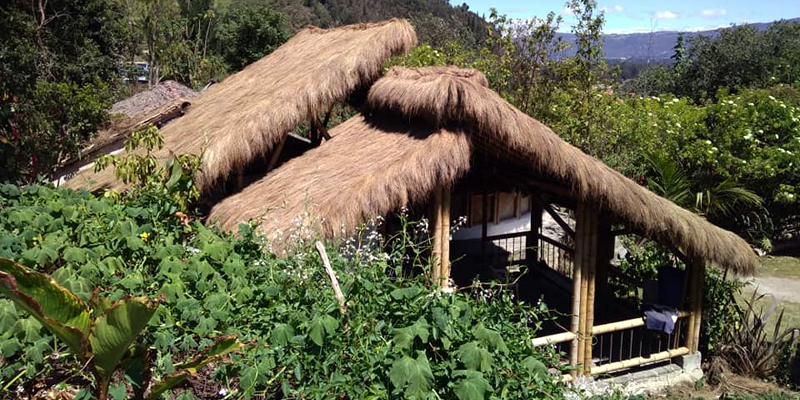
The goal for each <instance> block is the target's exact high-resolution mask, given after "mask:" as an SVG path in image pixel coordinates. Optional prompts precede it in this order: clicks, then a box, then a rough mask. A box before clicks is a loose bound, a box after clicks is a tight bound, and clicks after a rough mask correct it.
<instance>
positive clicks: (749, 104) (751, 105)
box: [747, 103, 755, 107]
mask: <svg viewBox="0 0 800 400" xmlns="http://www.w3.org/2000/svg"><path fill="white" fill-rule="evenodd" d="M747 105H748V106H750V107H755V104H753V103H747Z"/></svg>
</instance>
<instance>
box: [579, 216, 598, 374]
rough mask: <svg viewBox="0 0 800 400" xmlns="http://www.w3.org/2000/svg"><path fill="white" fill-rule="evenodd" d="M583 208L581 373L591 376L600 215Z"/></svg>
mask: <svg viewBox="0 0 800 400" xmlns="http://www.w3.org/2000/svg"><path fill="white" fill-rule="evenodd" d="M585 207H587V208H588V209H587V210H586V213H585V218H586V219H587V221H586V225H585V226H586V227H587V228H588V229H587V236H588V240H587V243H586V245H587V246H589V249H588V251H587V256H588V259H587V260H586V261H587V262H586V267H585V268H586V277H585V278H584V281H585V282H586V313H585V315H586V316H585V317H584V318H585V320H586V328H585V330H584V332H585V333H584V335H585V336H584V339H585V343H584V349H583V372H584V374H586V375H590V374H591V368H592V344H593V343H592V342H593V340H592V338H593V335H592V332H593V327H594V303H595V301H594V295H595V276H596V273H597V271H596V268H597V261H598V260H597V259H598V255H597V250H598V234H599V229H600V226H599V224H598V222H599V218H600V214H599V212H598V211H599V210H597V209H596V208H595V207H594V206H593V205H592V204H587V205H586V206H585Z"/></svg>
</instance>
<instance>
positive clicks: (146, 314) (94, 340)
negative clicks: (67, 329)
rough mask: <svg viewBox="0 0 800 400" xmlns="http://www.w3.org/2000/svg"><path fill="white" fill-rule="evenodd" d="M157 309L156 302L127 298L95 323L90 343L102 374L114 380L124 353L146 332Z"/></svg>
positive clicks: (116, 303) (114, 305)
mask: <svg viewBox="0 0 800 400" xmlns="http://www.w3.org/2000/svg"><path fill="white" fill-rule="evenodd" d="M156 308H158V301H156V300H151V299H148V298H146V297H125V298H122V299H120V300H119V301H117V302H115V303H114V304H112V305H111V306H110V307H108V309H106V310H105V312H104V313H102V314H100V316H99V317H97V318H96V319H95V320H94V324H93V325H92V331H91V333H90V334H89V342H90V344H91V346H92V347H91V349H92V355H93V356H94V365H95V368H96V369H97V372H98V373H100V374H101V375H102V376H104V377H106V378H109V377H111V374H113V373H114V370H115V369H116V368H117V366H118V365H119V362H120V359H121V358H122V356H123V354H125V352H126V351H127V350H128V348H129V347H130V346H131V345H132V344H133V342H134V341H135V340H136V338H137V337H139V334H141V333H142V330H144V328H145V327H146V326H147V322H148V321H150V318H151V317H152V316H153V314H155V312H156Z"/></svg>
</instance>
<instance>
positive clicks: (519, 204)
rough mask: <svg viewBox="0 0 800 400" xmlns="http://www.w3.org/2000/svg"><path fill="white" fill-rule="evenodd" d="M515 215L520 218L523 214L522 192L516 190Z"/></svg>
mask: <svg viewBox="0 0 800 400" xmlns="http://www.w3.org/2000/svg"><path fill="white" fill-rule="evenodd" d="M514 216H515V217H516V218H517V219H519V217H521V216H522V193H520V192H519V191H516V192H514Z"/></svg>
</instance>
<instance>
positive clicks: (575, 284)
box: [569, 206, 585, 375]
mask: <svg viewBox="0 0 800 400" xmlns="http://www.w3.org/2000/svg"><path fill="white" fill-rule="evenodd" d="M575 214H576V215H575V218H576V228H578V229H579V230H580V231H581V232H582V231H583V229H582V228H583V223H584V222H585V221H584V219H583V208H582V207H580V206H578V209H577V210H576V212H575ZM581 240H582V238H581V237H580V235H576V238H575V262H574V263H573V267H572V321H571V324H570V332H572V333H574V334H575V339H574V340H573V341H572V346H570V351H569V359H570V361H569V365H570V367H572V371H571V372H570V374H571V375H577V372H578V370H577V368H578V354H581V353H580V350H581V349H580V344H581V337H580V336H581V334H582V333H583V331H582V330H581V321H582V318H581V316H582V314H581V304H583V302H582V301H581V300H582V299H581V295H582V293H583V291H582V289H581V288H582V286H583V285H582V281H583V279H582V278H583V263H582V262H581V258H582V257H583V248H582V246H580V243H581Z"/></svg>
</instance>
